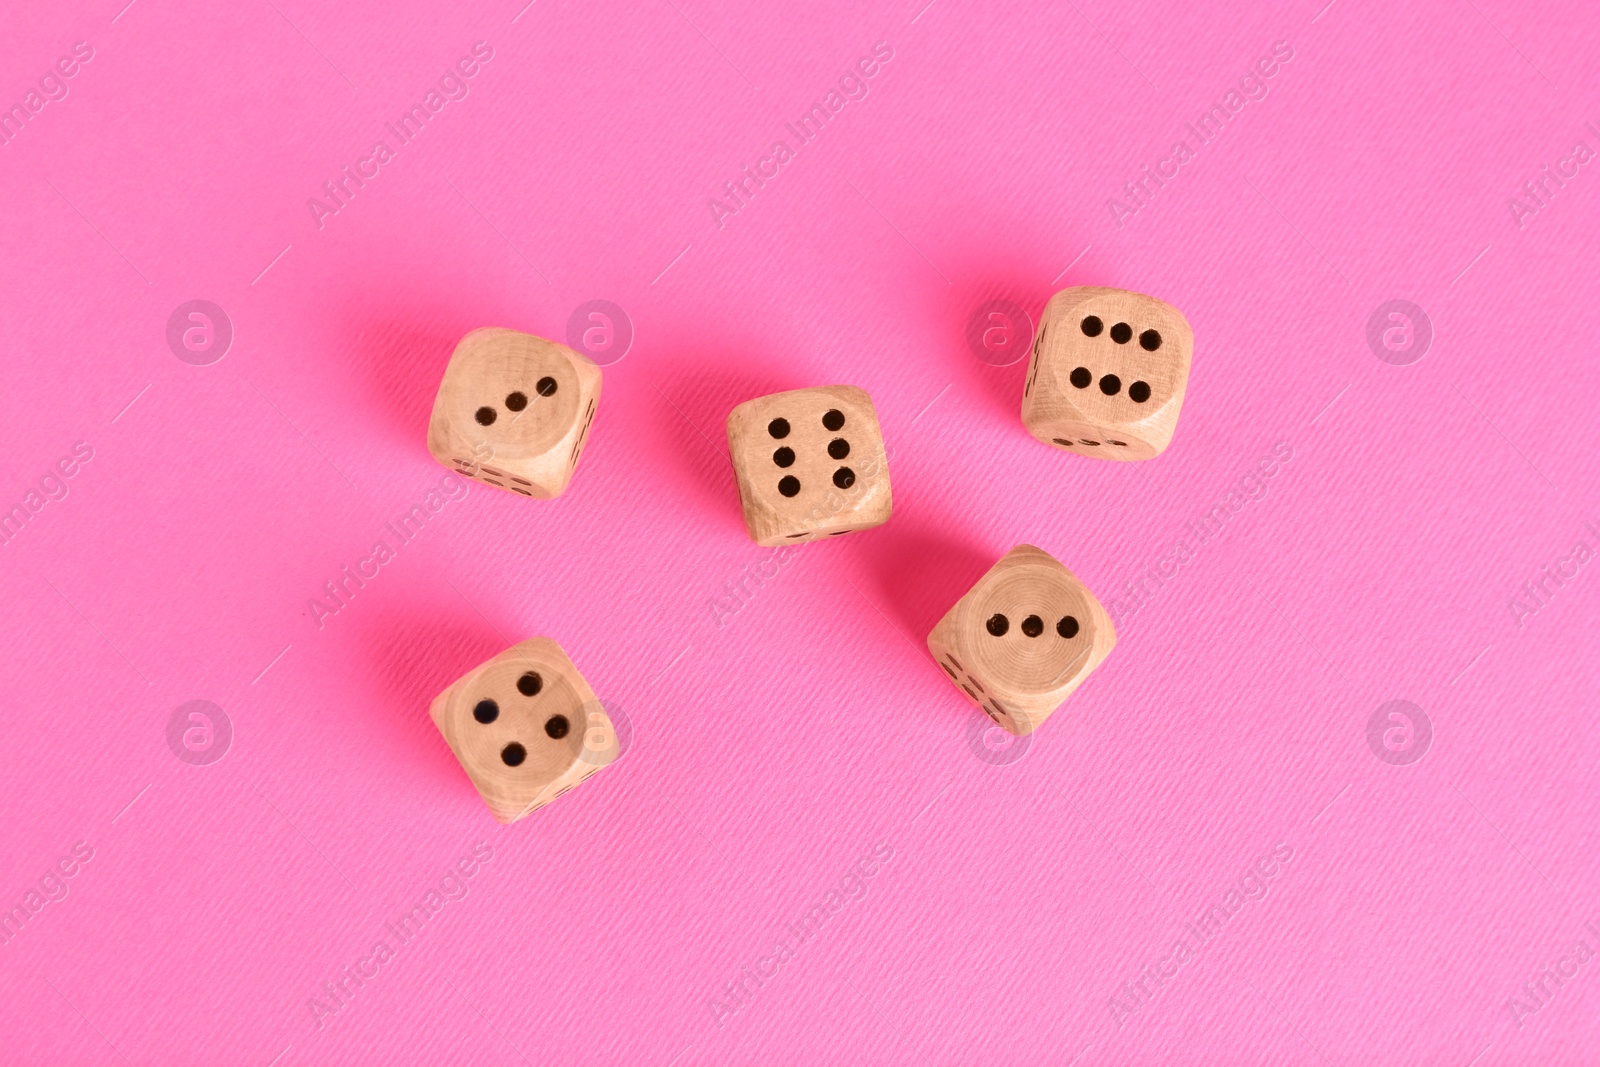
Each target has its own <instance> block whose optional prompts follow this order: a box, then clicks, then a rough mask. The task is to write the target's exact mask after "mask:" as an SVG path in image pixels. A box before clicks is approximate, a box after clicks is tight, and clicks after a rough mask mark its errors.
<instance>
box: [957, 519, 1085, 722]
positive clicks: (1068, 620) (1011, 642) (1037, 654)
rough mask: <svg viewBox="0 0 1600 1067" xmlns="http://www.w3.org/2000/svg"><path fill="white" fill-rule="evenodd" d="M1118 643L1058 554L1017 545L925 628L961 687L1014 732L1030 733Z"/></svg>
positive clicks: (984, 709) (975, 701) (990, 714)
mask: <svg viewBox="0 0 1600 1067" xmlns="http://www.w3.org/2000/svg"><path fill="white" fill-rule="evenodd" d="M1116 643H1117V634H1116V631H1115V630H1114V629H1113V628H1112V625H1111V617H1110V616H1109V615H1107V614H1106V610H1105V608H1103V607H1101V606H1100V602H1099V601H1098V600H1096V599H1095V598H1094V594H1093V593H1091V592H1089V590H1088V589H1087V588H1085V587H1084V585H1083V583H1081V582H1079V581H1078V579H1076V578H1074V577H1073V576H1072V572H1071V571H1069V570H1067V568H1065V567H1063V566H1062V565H1061V564H1060V563H1059V562H1057V561H1056V559H1055V558H1054V557H1053V556H1051V555H1050V553H1048V552H1045V551H1044V550H1042V549H1038V548H1034V547H1033V546H1032V545H1018V546H1017V547H1016V548H1013V549H1012V550H1011V551H1010V552H1007V553H1006V554H1005V555H1004V556H1002V557H1000V560H999V562H998V563H996V564H995V565H994V566H993V567H991V568H989V573H987V574H985V575H984V576H983V577H982V578H980V579H978V584H976V585H974V586H973V587H972V589H971V590H970V591H968V593H967V595H966V596H964V597H962V598H961V599H960V600H958V601H956V605H955V607H953V608H951V609H950V610H949V612H948V613H946V615H945V617H944V618H942V619H940V620H939V624H938V625H937V626H935V627H934V628H933V632H932V633H930V634H929V635H928V651H929V652H931V653H933V658H934V659H936V660H938V662H939V666H940V667H942V668H944V672H945V673H946V674H948V675H949V676H950V680H951V681H952V682H954V683H955V684H956V685H957V686H958V687H959V688H960V689H961V690H962V692H964V693H966V695H967V696H968V697H969V698H970V699H971V700H972V702H973V703H974V704H976V705H978V707H979V708H981V709H982V710H983V712H984V714H986V715H988V716H989V718H991V719H993V720H994V721H995V722H996V723H997V724H999V725H1000V726H1001V727H1002V728H1003V729H1005V730H1006V731H1008V732H1009V733H1013V734H1019V735H1020V734H1029V733H1032V732H1033V731H1034V730H1035V729H1037V728H1038V726H1039V724H1040V723H1042V722H1044V720H1045V719H1046V718H1048V717H1049V715H1050V713H1051V712H1053V711H1055V710H1056V708H1058V707H1059V706H1060V705H1061V702H1062V701H1063V700H1066V699H1067V697H1068V696H1069V695H1070V694H1071V693H1072V691H1073V690H1074V689H1076V688H1078V686H1079V685H1081V684H1082V683H1083V680H1084V679H1085V678H1087V677H1089V674H1090V672H1092V671H1093V670H1094V669H1095V668H1096V667H1098V666H1100V664H1101V662H1102V661H1103V660H1104V659H1105V658H1106V656H1108V655H1110V654H1111V649H1112V648H1113V646H1115V645H1116Z"/></svg>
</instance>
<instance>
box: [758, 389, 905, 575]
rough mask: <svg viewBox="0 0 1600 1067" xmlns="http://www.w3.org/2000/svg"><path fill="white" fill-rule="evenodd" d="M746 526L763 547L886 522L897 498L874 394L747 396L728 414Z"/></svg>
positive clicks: (820, 391)
mask: <svg viewBox="0 0 1600 1067" xmlns="http://www.w3.org/2000/svg"><path fill="white" fill-rule="evenodd" d="M728 448H729V451H730V452H731V454H732V456H733V469H734V474H735V475H736V476H737V478H738V481H739V500H740V503H741V505H742V506H743V508H744V522H745V527H746V529H748V530H749V531H750V539H751V540H753V541H755V543H756V544H758V545H783V544H796V543H799V542H803V541H811V540H815V539H816V538H819V537H832V536H837V535H839V534H845V533H850V532H852V531H854V530H865V529H869V528H871V527H873V526H881V525H882V524H884V523H886V522H888V521H889V513H890V510H891V506H892V500H891V497H890V491H889V467H888V464H887V462H886V459H885V455H884V448H883V432H882V430H881V429H880V428H879V426H878V413H877V411H876V410H875V409H874V408H873V406H872V398H871V397H869V396H868V395H867V394H866V392H865V391H864V390H861V389H857V388H856V387H855V386H851V385H829V386H819V387H817V388H814V389H794V390H791V391H789V392H787V393H773V394H771V395H770V396H763V397H757V398H756V399H755V400H747V401H745V402H744V403H743V404H740V405H739V406H738V407H736V408H734V409H733V411H731V412H730V413H729V414H728Z"/></svg>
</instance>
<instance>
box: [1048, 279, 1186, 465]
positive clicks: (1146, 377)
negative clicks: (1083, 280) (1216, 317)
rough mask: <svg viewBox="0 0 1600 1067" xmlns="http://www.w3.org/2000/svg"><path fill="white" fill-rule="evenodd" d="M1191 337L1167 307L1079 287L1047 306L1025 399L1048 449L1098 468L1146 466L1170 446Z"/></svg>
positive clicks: (1140, 298)
mask: <svg viewBox="0 0 1600 1067" xmlns="http://www.w3.org/2000/svg"><path fill="white" fill-rule="evenodd" d="M1193 351H1194V331H1193V330H1191V329H1190V328H1189V323H1188V321H1187V320H1186V319H1185V318H1184V317H1183V315H1182V314H1181V313H1180V312H1179V311H1178V309H1177V308H1175V307H1173V306H1172V305H1171V304H1168V303H1165V302H1163V301H1161V300H1157V299H1156V298H1155V297H1153V296H1144V295H1142V294H1140V293H1130V292H1128V291H1126V290H1124V289H1101V288H1095V287H1092V286H1081V287H1079V288H1075V289H1063V290H1062V291H1061V292H1059V293H1057V294H1056V295H1055V296H1053V297H1051V298H1050V302H1049V303H1048V304H1047V305H1045V309H1044V314H1043V315H1042V316H1041V318H1040V323H1039V334H1038V336H1037V337H1036V338H1035V339H1034V345H1033V356H1032V359H1031V360H1030V361H1029V364H1028V384H1027V385H1026V386H1025V387H1024V389H1023V394H1022V421H1023V423H1024V424H1025V425H1026V426H1027V427H1028V432H1029V433H1031V434H1033V436H1035V437H1037V438H1038V439H1039V440H1041V441H1044V442H1045V443H1046V444H1051V445H1055V446H1056V447H1057V448H1064V449H1069V450H1071V451H1073V452H1077V453H1079V454H1081V455H1085V456H1094V457H1096V458H1098V459H1122V460H1131V459H1149V458H1151V457H1152V456H1157V455H1160V454H1161V452H1162V451H1164V450H1165V449H1166V447H1167V445H1168V444H1169V443H1171V441H1172V433H1173V430H1174V429H1175V428H1176V426H1177V424H1178V412H1179V410H1180V409H1181V408H1182V407H1183V395H1184V391H1185V389H1186V388H1187V387H1188V384H1189V363H1190V359H1191V357H1192V354H1193Z"/></svg>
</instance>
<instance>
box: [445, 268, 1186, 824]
mask: <svg viewBox="0 0 1600 1067" xmlns="http://www.w3.org/2000/svg"><path fill="white" fill-rule="evenodd" d="M1108 322H1109V323H1110V326H1109V327H1108V326H1107V323H1108ZM1133 323H1138V324H1140V326H1141V327H1142V328H1141V329H1139V331H1138V334H1137V340H1138V345H1137V346H1134V345H1133V344H1132V342H1133V341H1134V339H1135V329H1134V326H1133V325H1132V324H1133ZM1107 340H1109V342H1110V344H1109V345H1107V344H1106V343H1105V342H1106V341H1107ZM1193 344H1194V335H1193V332H1192V330H1191V329H1190V327H1189V323H1188V321H1187V320H1186V319H1184V317H1183V315H1182V314H1181V313H1180V312H1178V310H1177V309H1176V308H1174V307H1172V306H1171V305H1169V304H1166V303H1164V302H1163V301H1160V300H1157V299H1156V298H1154V297H1150V296H1145V295H1142V294H1139V293H1132V292H1127V291H1125V290H1120V289H1105V288H1097V287H1088V286H1083V287H1077V288H1073V289H1065V290H1062V291H1061V292H1059V293H1057V294H1055V296H1053V297H1052V298H1051V299H1050V301H1049V303H1048V304H1047V305H1046V306H1045V310H1044V313H1043V314H1042V315H1041V318H1040V323H1039V330H1038V332H1037V334H1036V335H1035V339H1034V344H1033V349H1032V352H1031V355H1030V358H1029V361H1028V375H1027V381H1026V384H1025V386H1024V388H1023V400H1022V422H1023V425H1024V426H1025V427H1026V428H1027V430H1028V432H1029V433H1031V434H1032V435H1033V436H1034V437H1036V438H1038V439H1039V440H1041V441H1044V442H1045V443H1047V444H1052V445H1055V446H1057V447H1060V448H1065V449H1070V450H1072V451H1077V452H1079V453H1080V454H1083V455H1089V456H1094V457H1097V458H1106V459H1118V460H1138V459H1149V458H1151V457H1153V456H1156V455H1159V454H1160V453H1161V452H1162V451H1164V450H1165V449H1166V447H1167V446H1168V444H1170V442H1171V439H1172V435H1173V431H1174V429H1175V428H1176V424H1177V419H1178V413H1179V411H1180V409H1181V406H1182V403H1183V397H1184V392H1185V389H1186V387H1187V384H1188V376H1189V363H1190V358H1191V354H1192V350H1193ZM1097 375H1098V378H1097ZM1124 382H1127V383H1128V384H1127V387H1126V389H1124V387H1123V386H1124ZM1097 383H1098V388H1091V387H1092V386H1095V385H1096V384H1097ZM600 387H601V374H600V369H599V367H597V366H596V365H595V364H594V363H592V362H591V361H589V360H588V359H586V358H585V357H583V356H581V355H579V354H578V353H576V352H574V351H572V350H571V349H569V348H567V347H566V346H565V345H560V344H557V343H555V342H552V341H548V340H545V339H543V338H539V337H534V336H532V335H529V334H524V333H519V332H517V331H513V330H506V329H499V328H491V329H482V330H474V331H472V332H471V333H469V334H468V335H467V336H466V337H464V338H462V340H461V342H460V343H459V344H458V345H457V346H456V350H455V352H454V353H453V354H452V356H451V358H450V363H449V365H448V366H447V367H446V369H445V374H444V378H443V380H442V381H441V383H440V386H439V393H438V396H437V397H436V398H435V401H434V409H433V415H432V417H431V418H430V420H429V429H428V448H429V451H430V452H431V453H432V454H433V455H434V457H435V458H437V459H438V460H439V461H440V462H441V463H443V464H445V465H446V466H448V467H450V468H451V469H453V470H456V471H458V472H459V473H461V474H463V475H466V476H468V477H472V478H476V479H478V480H479V481H481V482H483V483H484V484H487V485H491V486H494V487H496V488H500V489H504V490H507V491H510V492H515V493H518V494H521V495H523V496H535V497H539V498H542V499H549V498H551V497H555V496H559V495H560V494H561V493H562V492H563V491H564V490H565V489H566V487H567V485H568V484H569V483H570V482H571V479H572V475H573V472H574V471H575V469H576V467H577V463H578V460H579V458H580V457H581V456H582V453H583V447H584V444H585V442H586V440H587V435H588V432H589V429H590V426H591V425H592V423H593V420H594V414H595V410H596V406H597V405H598V403H599V398H600ZM728 444H729V453H730V456H731V458H732V461H733V467H734V473H735V477H736V480H737V482H738V486H739V497H740V504H741V509H742V511H743V514H744V520H745V526H746V529H747V530H748V532H749V534H750V537H751V539H752V540H753V541H755V542H756V543H757V544H760V545H767V546H793V545H796V544H799V543H803V542H806V541H811V540H815V539H818V538H821V537H835V536H840V535H842V534H847V533H851V532H854V531H857V530H865V529H870V528H872V527H875V526H880V525H882V524H883V523H885V522H887V521H888V520H889V517H890V514H891V511H892V503H893V502H892V494H891V490H890V485H889V471H888V464H887V453H886V449H885V447H884V442H883V433H882V429H881V427H880V425H879V422H878V416H877V411H876V409H875V408H874V407H873V404H872V400H871V398H870V397H869V396H868V395H867V394H866V392H865V391H863V390H861V389H858V388H856V387H854V386H847V385H836V386H820V387H814V388H809V389H795V390H791V391H789V392H785V393H774V394H771V395H768V396H763V397H758V398H756V399H754V400H748V401H745V402H744V403H742V404H739V405H738V406H736V407H735V408H734V409H733V410H732V411H731V412H730V413H729V415H728ZM847 461H848V462H847ZM1049 631H1053V635H1052V634H1050V633H1049ZM1115 643H1116V633H1115V631H1114V629H1113V627H1112V624H1111V620H1110V617H1109V615H1108V614H1107V613H1106V611H1105V609H1104V608H1103V607H1102V606H1101V604H1100V602H1099V601H1098V600H1096V599H1095V597H1094V595H1093V594H1092V593H1090V592H1089V590H1088V589H1087V588H1086V587H1085V586H1084V585H1083V584H1082V583H1081V582H1079V581H1078V580H1077V578H1076V577H1074V576H1073V575H1072V573H1071V572H1070V571H1068V570H1067V568H1066V567H1064V566H1063V565H1062V564H1061V563H1060V562H1059V561H1057V560H1056V559H1054V558H1053V557H1051V556H1050V555H1049V554H1048V553H1046V552H1044V551H1043V550H1042V549H1038V548H1035V547H1033V546H1031V545H1018V546H1016V547H1015V548H1013V549H1012V550H1011V551H1010V552H1008V553H1006V555H1005V556H1003V557H1001V559H1000V560H999V561H998V562H996V563H995V565H994V566H993V567H992V568H991V569H990V570H989V572H988V573H987V574H985V575H984V576H983V577H982V578H981V579H979V581H978V582H977V584H975V585H974V586H973V587H972V588H971V589H970V590H969V591H968V592H967V594H966V595H965V596H963V597H962V598H961V599H960V600H959V601H957V603H956V604H955V606H953V607H952V608H951V609H950V611H949V612H948V613H947V614H946V615H945V617H944V619H942V620H941V621H940V622H939V624H938V625H937V626H935V627H934V629H933V631H932V632H931V633H930V634H929V635H928V647H929V651H930V652H932V653H933V656H934V658H935V660H937V661H938V662H939V663H940V665H941V666H942V667H943V668H944V670H945V672H946V673H948V674H949V675H950V677H951V680H952V681H953V682H954V683H955V684H956V686H957V688H958V689H960V690H961V691H963V692H964V693H965V694H966V695H967V696H968V697H969V698H970V699H971V700H972V701H973V702H974V703H975V704H977V705H978V706H979V707H981V708H982V709H983V710H984V712H985V714H987V715H989V716H990V718H992V719H994V721H995V722H996V723H998V724H999V725H1000V726H1002V727H1003V728H1005V729H1006V730H1009V731H1010V732H1012V733H1015V734H1026V733H1029V732H1031V731H1032V730H1033V729H1035V728H1036V727H1037V726H1038V725H1039V723H1041V722H1043V721H1044V719H1045V718H1046V717H1048V716H1049V715H1050V714H1051V713H1052V712H1053V711H1054V710H1055V709H1056V708H1057V707H1059V706H1060V704H1061V702H1062V701H1063V700H1065V699H1066V697H1067V695H1068V694H1070V693H1071V692H1072V690H1073V689H1075V688H1076V687H1077V686H1078V685H1079V684H1081V683H1082V681H1083V680H1084V679H1085V678H1086V677H1088V675H1089V674H1090V672H1092V671H1093V670H1094V669H1095V668H1096V667H1097V666H1098V665H1099V664H1100V663H1101V662H1102V661H1103V660H1104V659H1105V657H1106V656H1107V655H1108V654H1109V653H1110V651H1111V649H1112V647H1113V646H1114V645H1115ZM507 671H513V672H514V673H515V681H514V684H513V685H512V687H511V688H512V690H513V692H507V691H505V689H504V681H505V679H504V678H503V677H502V676H504V675H506V672H507ZM547 677H548V678H555V679H557V680H558V681H559V683H560V684H559V685H557V686H555V687H554V691H548V690H547V686H546V679H547ZM432 712H433V717H434V720H435V722H436V723H437V724H438V725H439V728H440V731H441V733H443V734H444V736H445V739H446V741H447V743H449V745H450V747H451V749H452V750H453V751H454V752H455V754H456V757H457V758H458V759H459V760H460V762H461V764H462V767H463V768H464V769H465V770H466V771H467V774H468V776H469V777H470V778H471V779H472V780H473V783H474V784H475V785H476V786H477V787H478V791H479V793H480V794H481V795H482V796H483V799H484V801H485V803H486V804H488V806H489V807H490V809H491V811H493V812H494V814H495V816H496V818H499V819H501V820H502V821H507V822H509V821H513V820H515V819H518V818H521V817H523V816H524V815H526V814H528V813H529V812H531V811H533V810H535V809H536V808H538V807H540V806H542V805H543V804H545V803H548V802H549V801H550V800H553V799H555V797H557V796H560V795H562V794H563V793H565V792H566V791H567V790H568V789H570V788H572V787H573V786H574V785H576V784H577V783H578V782H580V781H582V780H583V779H584V778H586V777H587V776H588V775H589V774H592V773H593V772H594V771H595V770H598V769H599V768H600V767H602V766H605V765H606V764H608V763H609V762H611V761H612V760H613V759H615V758H616V755H617V752H618V750H617V746H616V736H615V731H614V729H613V727H612V724H611V722H610V719H609V718H608V717H607V716H606V714H605V712H604V710H603V709H602V708H601V706H600V704H599V702H598V700H596V699H595V698H594V694H593V691H592V690H591V689H589V686H588V683H587V682H585V681H584V679H583V676H582V675H581V674H579V673H578V670H577V668H576V667H575V666H574V665H573V664H572V661H571V660H570V659H568V658H567V656H566V654H565V652H563V651H562V650H561V648H560V646H559V645H556V643H555V642H553V641H550V640H549V639H547V638H534V639H532V640H530V641H525V642H522V643H521V644H519V645H516V646H514V647H513V648H510V649H507V650H506V651H505V652H502V653H501V654H500V655H499V656H496V657H494V658H493V659H491V660H489V661H487V662H486V663H484V664H482V665H480V666H479V667H477V668H475V669H474V670H472V671H470V672H468V674H466V675H464V676H463V677H462V678H461V679H459V680H458V681H457V682H456V683H455V684H454V685H452V686H451V687H450V688H449V689H447V690H445V692H443V693H441V694H440V695H439V697H437V698H436V699H435V701H434V704H433V708H432ZM574 720H576V721H578V722H580V723H582V724H584V729H582V730H579V731H574V729H573V726H574ZM541 735H542V736H541ZM607 738H609V742H608V741H607V740H606V739H607ZM596 739H598V740H596ZM608 746H609V747H608Z"/></svg>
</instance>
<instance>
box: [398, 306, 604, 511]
mask: <svg viewBox="0 0 1600 1067" xmlns="http://www.w3.org/2000/svg"><path fill="white" fill-rule="evenodd" d="M599 402H600V368H599V367H597V366H595V365H594V364H593V363H591V362H590V361H589V360H587V359H585V358H584V357H583V356H580V355H578V354H577V353H576V352H573V351H572V350H571V349H569V348H567V347H566V346H565V345H558V344H556V343H555V342H553V341H546V340H545V339H544V338H542V337H535V336H533V335H532V334H526V333H518V332H517V331H516V330H506V329H501V328H499V327H490V328H486V329H481V330H473V331H472V332H471V333H469V334H467V335H466V336H465V337H463V338H462V339H461V342H460V343H459V344H458V345H456V350H455V352H454V354H452V355H451V357H450V364H449V366H448V367H446V368H445V372H444V380H443V381H441V382H440V383H439V394H438V396H437V397H435V399H434V402H433V415H432V417H431V418H430V419H429V422H428V451H429V452H431V453H432V454H433V457H434V458H435V459H437V460H438V461H439V462H440V463H443V464H444V465H445V466H447V467H449V468H451V469H452V470H455V471H459V472H460V473H462V474H464V475H466V476H467V477H469V478H476V479H478V480H479V481H481V482H483V483H484V484H486V485H492V486H494V487H495V488H497V489H504V490H506V491H507V492H511V493H517V494H520V495H522V496H530V497H538V498H540V499H544V500H547V499H549V498H551V497H556V496H560V495H561V493H562V491H563V490H565V489H566V487H567V484H568V483H569V482H570V481H571V480H572V472H573V471H574V470H575V469H577V465H578V458H579V457H580V456H581V455H582V454H583V446H584V443H585V442H586V440H587V439H588V434H589V427H590V425H591V424H592V423H593V421H594V413H595V408H596V406H597V405H598V404H599Z"/></svg>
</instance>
